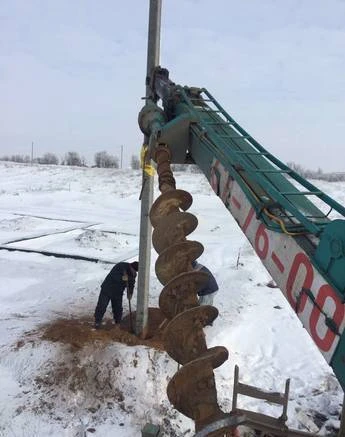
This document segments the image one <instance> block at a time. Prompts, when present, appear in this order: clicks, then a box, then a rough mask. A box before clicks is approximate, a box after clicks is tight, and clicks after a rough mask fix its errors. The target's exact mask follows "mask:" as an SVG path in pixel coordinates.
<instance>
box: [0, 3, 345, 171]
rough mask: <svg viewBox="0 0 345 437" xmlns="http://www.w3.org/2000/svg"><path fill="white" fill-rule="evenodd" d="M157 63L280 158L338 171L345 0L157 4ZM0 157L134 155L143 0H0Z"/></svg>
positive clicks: (344, 88)
mask: <svg viewBox="0 0 345 437" xmlns="http://www.w3.org/2000/svg"><path fill="white" fill-rule="evenodd" d="M162 2H163V9H162V39H161V65H162V66H164V67H166V68H168V69H169V70H170V73H171V78H172V79H173V80H174V81H175V82H177V83H180V84H181V85H190V86H203V87H206V88H207V89H208V90H209V91H210V92H211V93H212V94H213V95H214V96H215V97H216V98H217V100H218V101H219V102H220V103H221V105H222V106H223V107H224V108H225V109H226V110H227V111H228V112H229V113H230V115H232V116H233V117H234V118H235V119H236V120H237V121H238V122H239V123H240V124H241V125H242V126H243V127H244V128H245V129H246V130H247V131H248V132H249V133H250V134H251V135H253V136H254V137H255V138H256V139H257V140H258V141H259V142H261V144H262V145H263V146H264V147H266V148H267V149H268V150H269V151H270V152H272V153H273V154H275V155H276V156H278V157H279V158H280V159H282V160H283V161H285V162H286V161H295V162H297V163H300V164H302V165H303V166H305V167H307V168H312V169H316V168H318V167H321V168H323V169H324V170H325V171H331V170H334V171H345V147H344V145H345V144H344V143H345V140H344V136H345V0H327V1H326V0H285V1H283V0H241V1H234V0H212V1H211V0H162ZM0 4H1V7H0V156H1V155H4V154H9V153H10V154H12V153H20V154H30V152H31V141H34V152H35V155H36V156H39V155H42V154H43V153H45V152H54V153H56V154H57V155H58V156H59V157H61V156H63V155H64V153H65V152H66V151H71V150H73V151H78V152H79V153H80V154H81V155H83V156H85V157H86V158H87V160H88V161H89V163H91V162H92V160H93V156H94V153H95V152H97V151H100V150H107V151H109V152H110V153H112V154H115V155H118V156H119V154H120V146H121V145H123V146H124V157H125V163H126V162H129V160H130V157H131V155H132V154H138V153H139V150H140V147H141V143H142V134H141V132H140V130H139V128H138V125H137V114H138V111H139V109H140V108H141V106H142V104H143V102H142V100H141V97H142V96H143V95H144V94H145V73H146V49H147V26H148V4H149V0H126V1H120V0H99V1H97V2H96V1H94V0H93V1H90V0H1V2H0Z"/></svg>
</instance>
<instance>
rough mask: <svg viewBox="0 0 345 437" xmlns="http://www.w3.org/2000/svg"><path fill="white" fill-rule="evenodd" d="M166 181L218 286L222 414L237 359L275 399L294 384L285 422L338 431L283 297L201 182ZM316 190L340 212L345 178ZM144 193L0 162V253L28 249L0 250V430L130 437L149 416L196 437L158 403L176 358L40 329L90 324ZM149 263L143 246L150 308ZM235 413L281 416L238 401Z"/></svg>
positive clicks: (92, 172) (128, 252)
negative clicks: (180, 197) (76, 344)
mask: <svg viewBox="0 0 345 437" xmlns="http://www.w3.org/2000/svg"><path fill="white" fill-rule="evenodd" d="M175 176H176V180H177V187H178V188H181V189H186V190H187V191H189V192H190V193H191V194H192V195H193V199H194V202H193V205H192V207H191V209H190V210H189V211H190V212H192V213H193V214H195V215H196V216H197V218H198V220H199V225H198V227H197V229H196V231H195V232H194V233H193V234H192V236H191V237H189V238H190V239H193V240H197V241H200V242H201V243H202V244H203V245H204V248H205V251H204V253H203V255H202V256H201V257H200V259H199V260H200V262H201V263H203V264H205V265H206V266H208V267H209V268H210V269H211V270H212V272H213V273H214V275H215V277H216V278H217V281H218V283H219V287H220V290H219V292H218V294H217V296H216V298H215V302H214V304H215V306H216V307H217V308H218V309H219V317H218V318H217V319H216V321H215V322H214V324H213V326H212V327H207V328H206V337H207V343H208V346H209V347H211V346H215V345H223V346H225V347H227V348H228V350H229V355H230V357H229V360H228V361H227V362H226V363H224V364H223V365H222V366H221V367H220V368H218V369H216V370H215V375H216V384H217V389H218V399H219V403H220V405H221V407H222V409H223V410H224V411H227V412H229V411H230V410H231V401H232V388H233V371H234V366H235V364H238V365H239V367H240V380H241V381H242V382H245V383H248V384H253V385H255V386H258V387H261V388H263V389H266V390H274V391H283V388H284V384H285V379H286V378H289V377H290V378H291V389H290V401H289V409H288V416H289V419H288V424H289V426H291V427H294V428H298V429H301V430H309V431H312V432H315V433H319V435H329V436H331V435H332V436H334V435H336V434H335V430H336V429H337V428H338V427H339V413H340V412H341V405H342V402H343V392H342V389H341V387H340V385H339V384H338V382H337V380H336V378H335V376H334V374H333V372H332V369H331V368H330V367H329V366H328V365H327V364H326V362H325V361H324V359H323V357H322V355H321V354H320V352H319V351H318V350H317V348H316V346H314V344H313V342H312V340H311V339H310V337H309V335H308V334H307V332H306V331H305V329H304V328H303V327H302V325H301V323H300V321H299V320H298V318H297V317H296V315H295V314H294V312H293V311H292V310H291V308H290V307H289V305H288V303H287V301H286V300H285V298H284V297H283V295H282V293H281V292H280V290H279V289H276V288H269V287H267V286H266V284H267V283H268V282H269V281H270V279H271V278H270V276H269V274H268V273H267V272H266V270H265V269H264V267H263V266H262V264H261V262H260V260H259V259H258V257H257V256H256V255H255V253H254V251H253V249H252V248H251V246H250V245H249V243H247V241H246V239H245V237H244V236H243V234H242V232H241V231H240V229H239V228H238V226H237V224H236V223H235V221H234V220H233V218H232V217H231V215H230V214H229V212H228V211H227V210H226V209H225V207H224V206H223V204H222V203H221V201H220V200H219V199H218V198H217V197H216V196H215V195H214V193H213V191H212V190H211V188H210V187H209V185H208V182H207V180H206V178H205V177H204V176H203V175H202V174H194V173H188V172H177V173H175ZM156 182H157V180H156ZM314 183H315V184H316V185H317V186H319V187H320V188H321V189H323V190H324V191H325V192H326V193H328V194H329V195H331V196H332V197H333V198H335V199H336V200H338V201H339V202H340V203H342V204H345V183H326V182H318V181H314ZM156 185H157V183H156ZM140 188H141V172H140V171H133V170H113V169H96V168H72V167H63V166H29V165H21V164H12V163H4V162H3V163H0V246H1V247H2V248H3V247H4V246H7V247H10V248H12V249H13V248H17V249H26V250H32V251H33V252H23V251H7V250H4V249H2V250H0V272H1V281H0V299H1V301H0V302H1V303H0V387H1V390H0V436H6V437H12V436H13V437H14V436H15V437H21V436H26V437H31V436H39V437H46V436H54V437H65V436H66V437H67V436H68V437H72V436H73V437H74V436H75V437H76V436H91V435H94V436H102V437H110V436H111V437H114V436H119V437H125V436H126V437H127V436H128V437H131V436H133V437H134V436H140V430H141V428H142V427H143V426H144V425H145V423H146V422H152V423H154V424H157V425H161V426H162V428H163V430H164V435H166V436H192V435H193V431H194V428H193V422H192V421H190V420H189V419H188V418H186V417H184V416H183V415H181V414H179V413H178V412H177V411H176V410H174V409H173V408H172V406H171V405H170V404H169V401H168V399H167V396H166V386H167V382H168V381H169V378H170V377H171V376H172V375H173V374H174V373H175V372H176V370H177V364H176V363H175V362H174V361H173V360H172V359H170V358H169V356H168V355H167V354H166V353H165V352H161V351H158V350H155V349H152V348H149V347H147V346H127V345H124V344H120V343H115V342H113V343H109V342H108V343H102V342H99V341H97V340H95V341H94V342H91V343H89V344H87V345H85V346H84V347H82V348H76V349H73V348H71V347H70V346H69V345H67V344H62V343H59V342H54V343H53V342H50V341H48V340H44V339H42V338H40V335H39V332H40V326H41V325H42V324H44V323H48V322H52V321H54V320H56V319H58V318H80V319H83V318H86V319H89V320H92V317H93V312H94V308H95V305H96V302H97V297H98V293H99V285H100V283H101V282H102V280H103V279H104V277H105V276H106V274H107V272H108V271H109V270H110V268H111V267H112V265H113V263H115V262H117V261H120V260H134V259H137V255H138V242H139V240H138V232H139V218H140V201H139V200H138V198H139V193H140ZM157 195H158V191H157V186H156V187H155V197H156V196H157ZM18 240H21V241H18ZM35 251H47V252H53V253H55V254H69V255H80V256H82V257H89V258H97V259H99V260H101V261H100V262H91V261H87V260H78V259H71V258H63V257H62V258H61V257H56V256H45V255H42V254H39V253H36V252H35ZM155 260H156V253H155V252H154V250H153V249H152V265H151V289H150V306H158V296H159V293H160V291H161V289H162V287H161V285H160V283H159V282H158V280H157V279H156V278H155V274H154V262H155ZM134 305H135V299H134ZM124 308H125V312H127V311H128V307H127V304H126V301H125V300H124ZM106 318H107V319H110V318H111V313H110V308H109V309H108V312H107V314H106ZM90 329H91V325H90ZM35 333H36V334H35ZM239 405H240V407H243V408H252V409H254V410H256V411H261V412H267V413H270V414H276V415H278V414H279V412H280V410H277V409H276V408H273V407H270V406H269V405H268V404H267V403H264V402H262V401H256V400H254V399H250V398H246V397H240V398H239Z"/></svg>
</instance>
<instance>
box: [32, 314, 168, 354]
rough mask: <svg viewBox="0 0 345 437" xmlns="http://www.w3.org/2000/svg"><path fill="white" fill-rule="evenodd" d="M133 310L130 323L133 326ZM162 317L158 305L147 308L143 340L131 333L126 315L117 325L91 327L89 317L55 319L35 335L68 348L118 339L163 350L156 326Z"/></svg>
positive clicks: (108, 322) (121, 341) (107, 324)
mask: <svg viewBox="0 0 345 437" xmlns="http://www.w3.org/2000/svg"><path fill="white" fill-rule="evenodd" d="M135 316H136V314H135V312H134V313H133V326H135ZM163 321H164V316H163V315H162V313H161V312H160V310H159V309H158V308H149V327H148V335H147V338H146V339H141V338H139V337H137V336H136V335H135V334H133V333H131V332H130V331H131V329H130V319H129V316H126V317H125V318H124V319H123V320H122V322H121V325H120V326H118V325H113V324H112V323H111V322H110V321H107V322H106V323H105V324H104V325H103V326H102V328H101V329H99V330H95V329H94V328H93V325H94V322H93V319H91V318H90V317H81V318H73V319H58V320H54V321H53V322H50V323H49V324H46V325H43V326H42V327H41V329H40V332H39V335H40V336H41V338H42V340H48V341H52V342H61V343H64V344H67V345H70V346H71V348H72V349H81V348H83V347H84V346H87V345H90V344H92V343H94V342H97V343H98V344H100V343H104V344H108V343H111V342H119V343H123V344H126V345H128V346H138V345H144V346H148V347H152V348H154V349H159V350H162V349H163V340H162V334H163V332H162V330H161V329H160V325H161V324H162V322H163Z"/></svg>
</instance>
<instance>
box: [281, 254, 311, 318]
mask: <svg viewBox="0 0 345 437" xmlns="http://www.w3.org/2000/svg"><path fill="white" fill-rule="evenodd" d="M301 266H303V267H304V268H305V278H304V282H303V285H302V287H303V288H306V289H308V290H309V289H310V287H311V284H312V282H313V278H314V272H313V267H312V265H311V264H310V261H309V259H308V258H307V256H306V255H305V254H304V253H298V254H297V255H296V256H295V259H294V260H293V263H292V266H291V269H290V272H289V277H288V279H287V283H286V294H287V298H288V300H289V302H290V305H291V306H292V308H294V309H296V300H295V297H294V296H293V295H292V288H293V286H294V284H295V281H296V278H297V274H298V273H299V271H300V267H301ZM299 291H300V292H302V291H301V290H299ZM306 302H307V295H306V294H305V293H303V292H302V296H301V301H300V302H299V307H298V312H302V311H303V310H304V307H305V304H306Z"/></svg>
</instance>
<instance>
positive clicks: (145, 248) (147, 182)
mask: <svg viewBox="0 0 345 437" xmlns="http://www.w3.org/2000/svg"><path fill="white" fill-rule="evenodd" d="M161 10H162V0H150V12H149V29H148V43H147V69H146V104H148V103H149V99H150V98H151V89H150V86H149V84H150V77H151V74H152V71H153V69H154V68H155V67H156V66H158V65H159V49H160V28H161ZM148 140H149V139H148V137H147V136H146V135H145V136H144V144H146V145H147V144H148ZM144 164H145V163H143V165H144ZM146 164H150V159H149V158H148V159H146ZM142 184H143V189H142V192H141V216H140V240H139V272H138V293H137V312H136V334H137V335H139V336H141V337H142V338H145V337H146V336H147V332H148V302H149V285H150V265H151V231H152V229H151V223H150V219H149V212H150V208H151V205H152V198H153V176H152V175H150V174H149V172H145V171H143V178H142Z"/></svg>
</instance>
